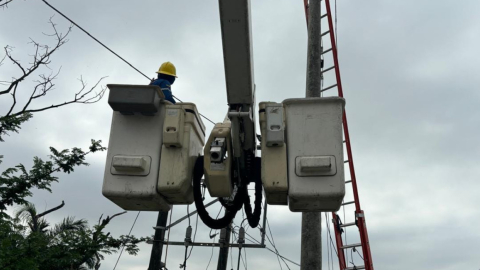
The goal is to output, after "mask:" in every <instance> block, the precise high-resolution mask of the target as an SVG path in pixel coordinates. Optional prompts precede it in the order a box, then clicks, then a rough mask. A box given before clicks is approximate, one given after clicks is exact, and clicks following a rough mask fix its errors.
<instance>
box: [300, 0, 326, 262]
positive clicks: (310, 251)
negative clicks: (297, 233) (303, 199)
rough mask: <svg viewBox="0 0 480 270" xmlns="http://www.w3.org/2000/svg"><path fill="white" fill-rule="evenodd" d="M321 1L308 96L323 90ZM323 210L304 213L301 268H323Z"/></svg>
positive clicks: (313, 27)
mask: <svg viewBox="0 0 480 270" xmlns="http://www.w3.org/2000/svg"><path fill="white" fill-rule="evenodd" d="M320 6H321V1H320V0H310V1H309V6H308V12H309V16H308V52H307V85H306V93H305V94H306V97H307V98H309V97H320V90H321V82H322V76H321V61H322V60H321V55H322V42H321V39H322V37H321V29H320V24H321V22H320V21H321V8H320ZM321 214H322V213H321V212H309V213H302V244H301V259H300V260H301V262H300V265H301V268H300V269H301V270H313V269H315V270H321V269H322V216H321Z"/></svg>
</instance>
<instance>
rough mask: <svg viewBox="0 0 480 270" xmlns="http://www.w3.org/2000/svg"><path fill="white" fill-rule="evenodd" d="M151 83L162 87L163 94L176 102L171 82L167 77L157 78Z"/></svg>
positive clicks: (166, 98) (167, 98)
mask: <svg viewBox="0 0 480 270" xmlns="http://www.w3.org/2000/svg"><path fill="white" fill-rule="evenodd" d="M150 85H158V86H159V87H160V88H161V89H162V92H163V94H164V95H165V100H168V101H170V102H172V103H173V104H175V100H174V99H173V96H172V88H171V86H170V82H169V81H167V80H165V79H156V80H155V81H153V82H152V83H150Z"/></svg>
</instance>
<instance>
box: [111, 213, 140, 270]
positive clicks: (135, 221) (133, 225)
mask: <svg viewBox="0 0 480 270" xmlns="http://www.w3.org/2000/svg"><path fill="white" fill-rule="evenodd" d="M139 215H140V211H138V213H137V216H136V217H135V220H134V221H133V224H132V227H131V228H130V231H129V232H128V236H130V234H131V233H132V230H133V227H135V223H137V219H138V216H139ZM124 248H125V245H123V246H122V250H121V251H120V254H119V255H118V259H117V262H116V263H115V266H114V267H113V270H115V268H117V264H118V261H120V257H122V253H123V249H124Z"/></svg>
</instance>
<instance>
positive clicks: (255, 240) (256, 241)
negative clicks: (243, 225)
mask: <svg viewBox="0 0 480 270" xmlns="http://www.w3.org/2000/svg"><path fill="white" fill-rule="evenodd" d="M236 227H238V226H237V225H236ZM239 228H240V227H239ZM233 230H235V228H233V229H232V231H233ZM245 234H246V235H247V236H249V237H250V238H251V239H249V238H247V237H245V239H247V240H248V241H250V242H252V243H254V244H255V243H256V244H262V243H260V241H258V240H257V239H255V238H254V237H253V236H251V235H250V234H248V233H247V232H245ZM252 239H253V240H252ZM265 249H267V250H268V251H270V252H272V253H273V254H276V255H278V256H280V258H283V259H285V260H287V261H289V262H290V263H293V264H295V265H297V266H300V264H298V263H296V262H294V261H292V260H290V259H288V258H287V257H284V256H282V255H281V254H280V253H278V252H275V251H273V250H272V249H271V248H269V247H265Z"/></svg>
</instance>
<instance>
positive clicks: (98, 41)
mask: <svg viewBox="0 0 480 270" xmlns="http://www.w3.org/2000/svg"><path fill="white" fill-rule="evenodd" d="M42 2H44V3H45V4H46V5H47V6H49V7H50V8H51V9H53V10H54V11H55V12H57V13H58V14H60V15H61V16H62V17H63V18H65V19H66V20H68V21H69V22H70V23H72V24H73V25H75V26H76V27H78V28H79V29H80V30H82V31H83V32H84V33H85V34H87V35H88V36H89V37H91V38H92V39H93V40H95V41H96V42H97V43H98V44H100V45H102V47H104V48H105V49H107V50H108V51H109V52H111V53H112V54H114V55H115V56H116V57H118V58H120V59H121V60H122V61H123V62H125V63H126V64H127V65H129V66H130V67H131V68H133V69H134V70H135V71H137V72H138V73H140V74H141V75H143V77H145V78H147V79H148V80H150V78H149V77H148V76H147V75H145V73H143V72H141V71H140V70H139V69H138V68H136V67H134V66H133V65H132V64H130V62H128V61H127V60H125V59H124V58H123V57H121V56H120V55H119V54H118V53H116V52H114V51H113V50H112V49H110V48H109V47H107V45H105V44H103V43H102V42H101V41H100V40H98V39H97V38H95V37H94V36H92V34H90V33H89V32H88V31H87V30H85V29H83V28H82V27H81V26H80V25H78V24H77V23H76V22H74V21H73V20H72V19H70V18H69V17H67V15H65V14H63V13H62V12H60V10H58V9H56V8H55V7H54V6H52V5H51V4H50V3H48V2H47V1H46V0H42ZM172 96H173V97H174V98H175V99H176V100H178V101H180V102H183V101H182V100H181V99H179V98H177V97H176V96H175V95H173V94H172ZM199 115H200V116H201V117H203V118H205V119H206V120H207V121H209V122H210V123H212V124H214V125H215V122H213V121H212V120H210V119H209V118H208V117H206V116H205V115H203V114H201V113H199Z"/></svg>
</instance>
